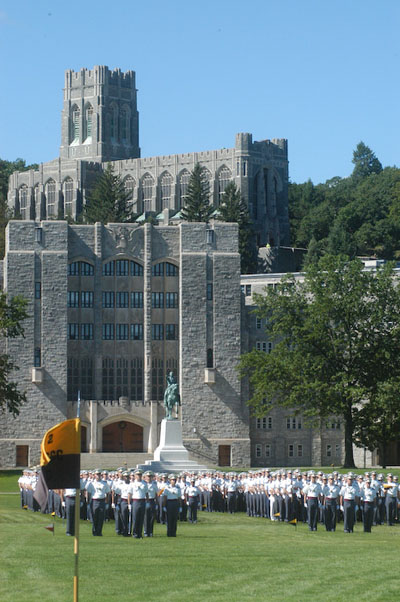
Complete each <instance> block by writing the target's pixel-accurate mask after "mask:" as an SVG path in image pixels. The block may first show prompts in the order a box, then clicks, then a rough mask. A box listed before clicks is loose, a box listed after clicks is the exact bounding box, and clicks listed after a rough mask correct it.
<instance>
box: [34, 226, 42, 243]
mask: <svg viewBox="0 0 400 602" xmlns="http://www.w3.org/2000/svg"><path fill="white" fill-rule="evenodd" d="M42 235H43V230H42V228H35V241H36V242H38V243H41V242H42V239H43V236H42Z"/></svg>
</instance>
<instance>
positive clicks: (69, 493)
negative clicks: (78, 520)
mask: <svg viewBox="0 0 400 602" xmlns="http://www.w3.org/2000/svg"><path fill="white" fill-rule="evenodd" d="M60 498H61V503H62V505H63V506H64V504H65V515H66V519H67V529H66V535H75V498H76V489H62V490H61V492H60Z"/></svg>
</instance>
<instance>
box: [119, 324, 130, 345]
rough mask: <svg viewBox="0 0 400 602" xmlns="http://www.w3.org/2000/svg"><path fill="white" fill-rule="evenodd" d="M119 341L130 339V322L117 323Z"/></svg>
mask: <svg viewBox="0 0 400 602" xmlns="http://www.w3.org/2000/svg"><path fill="white" fill-rule="evenodd" d="M116 335H117V336H116V339H117V341H127V340H128V339H129V324H117V325H116Z"/></svg>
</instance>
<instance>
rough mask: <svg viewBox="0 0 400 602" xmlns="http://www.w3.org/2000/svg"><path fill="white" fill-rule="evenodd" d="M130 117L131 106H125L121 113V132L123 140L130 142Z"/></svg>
mask: <svg viewBox="0 0 400 602" xmlns="http://www.w3.org/2000/svg"><path fill="white" fill-rule="evenodd" d="M129 131H130V119H129V108H128V107H127V106H123V107H122V109H121V115H120V133H121V140H122V142H129V139H130V136H129Z"/></svg>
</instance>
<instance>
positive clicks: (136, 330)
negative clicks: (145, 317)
mask: <svg viewBox="0 0 400 602" xmlns="http://www.w3.org/2000/svg"><path fill="white" fill-rule="evenodd" d="M131 339H132V341H143V324H131Z"/></svg>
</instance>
